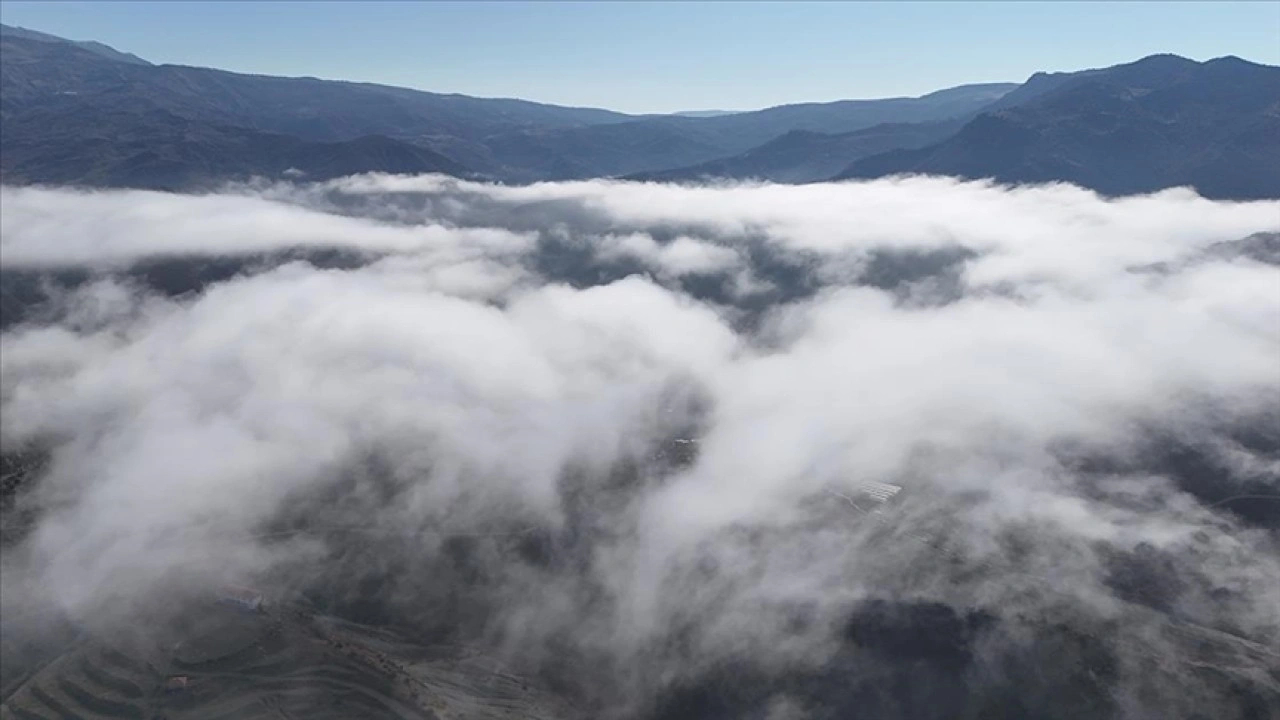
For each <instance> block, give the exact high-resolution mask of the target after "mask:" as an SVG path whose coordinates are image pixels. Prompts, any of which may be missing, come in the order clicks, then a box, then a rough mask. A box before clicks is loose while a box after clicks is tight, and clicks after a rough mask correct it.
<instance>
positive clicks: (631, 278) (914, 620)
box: [0, 176, 1280, 718]
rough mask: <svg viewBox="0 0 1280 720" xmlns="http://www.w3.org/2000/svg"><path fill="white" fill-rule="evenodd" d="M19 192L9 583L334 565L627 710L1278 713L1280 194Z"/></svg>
mask: <svg viewBox="0 0 1280 720" xmlns="http://www.w3.org/2000/svg"><path fill="white" fill-rule="evenodd" d="M0 205H2V206H3V207H4V212H3V213H2V214H0V272H2V273H3V274H4V277H5V280H6V281H5V284H6V286H7V288H6V290H5V292H4V297H3V302H4V308H3V310H4V325H5V330H4V333H3V335H2V336H0V402H2V403H3V406H2V409H3V413H4V423H3V428H2V433H0V440H2V441H3V449H4V451H5V453H6V454H7V455H9V456H13V455H15V454H16V453H19V452H27V453H32V452H35V453H43V454H45V455H47V457H48V462H47V464H46V465H45V466H44V468H45V469H44V470H43V471H42V472H41V474H40V477H39V478H38V482H35V483H31V484H29V485H28V486H24V489H23V490H22V492H21V494H20V496H19V497H18V499H17V501H16V504H14V508H16V509H14V510H13V511H12V513H11V514H14V515H16V514H19V513H20V514H21V517H22V518H24V522H30V523H31V526H30V527H27V528H25V529H24V530H23V532H22V533H21V537H20V539H19V540H17V541H14V542H11V543H9V545H8V546H7V547H6V549H5V558H4V565H5V568H6V583H5V585H6V587H5V592H4V599H5V602H6V603H7V604H8V605H9V606H10V607H11V608H12V607H15V606H17V605H20V604H22V603H28V604H30V603H33V602H43V603H55V604H57V605H58V606H59V607H61V608H62V609H63V610H64V611H65V612H67V613H69V614H70V615H71V616H73V617H76V618H95V617H96V618H117V617H122V616H127V613H128V612H129V610H128V608H130V607H135V603H137V602H141V601H143V600H145V598H146V597H147V596H149V595H150V594H153V593H156V592H160V591H162V590H164V589H166V588H172V587H173V586H174V584H175V583H178V584H182V585H192V586H198V585H199V584H200V583H213V582H219V581H222V580H225V579H227V578H234V579H237V580H240V581H245V582H253V583H257V584H260V585H263V586H267V587H269V588H271V589H273V590H275V591H277V592H285V591H293V590H298V589H306V590H307V591H308V592H312V593H320V594H321V595H323V596H324V597H326V598H328V601H329V602H330V603H331V604H332V608H333V609H334V611H335V612H342V611H344V608H345V609H346V610H347V611H350V609H351V608H354V607H360V608H362V610H361V612H364V613H366V614H368V613H374V614H380V615H379V617H380V618H381V619H382V620H386V621H394V622H396V623H397V624H399V625H402V626H404V625H407V626H412V627H416V628H419V629H420V630H421V631H422V632H425V633H444V634H446V635H450V636H453V637H460V638H464V639H466V640H468V641H475V642H483V643H487V644H490V645H492V646H494V647H497V648H500V649H501V651H502V652H504V653H505V654H506V655H507V656H508V657H510V658H511V660H512V662H513V663H517V664H520V665H522V666H525V667H529V668H534V669H538V670H540V671H542V672H543V673H544V674H545V675H547V676H554V678H555V679H556V681H557V682H560V683H561V684H562V685H564V686H566V687H568V688H569V689H568V690H567V692H572V693H574V694H576V695H577V696H579V698H580V699H581V701H582V702H584V703H586V704H587V705H588V706H591V707H594V708H596V711H595V712H596V713H597V715H598V716H617V717H641V716H651V717H672V718H674V717H681V716H688V717H759V718H766V717H768V718H782V717H831V718H835V717H848V716H849V715H848V713H849V712H850V711H851V708H872V709H873V710H874V712H873V713H872V714H873V715H875V716H877V717H904V718H905V717H939V718H941V717H953V716H955V715H954V714H953V713H951V712H950V711H949V709H948V708H951V709H954V708H956V707H963V708H964V710H963V711H964V712H966V713H969V714H970V715H972V716H974V717H978V716H982V717H991V716H994V715H993V714H992V713H994V712H995V708H1004V709H1005V710H1006V711H1008V708H1011V707H1021V708H1023V709H1025V715H1026V716H1035V717H1072V716H1083V715H1088V714H1089V713H1091V712H1093V711H1096V712H1097V713H1099V714H1094V715H1092V716H1095V717H1097V716H1116V717H1134V718H1146V717H1153V718H1154V717H1174V716H1181V717H1191V716H1193V714H1194V713H1196V712H1200V713H1202V714H1205V716H1213V717H1221V718H1230V717H1241V718H1243V717H1263V716H1264V715H1250V714H1249V713H1251V712H1257V711H1258V708H1262V710H1261V712H1267V711H1269V709H1275V708H1276V707H1277V706H1276V705H1275V704H1274V703H1275V701H1274V698H1275V697H1277V696H1280V695H1277V694H1278V693H1280V675H1278V674H1277V672H1276V668H1277V667H1278V666H1280V654H1278V652H1277V651H1276V647H1277V645H1278V644H1280V610H1277V608H1280V541H1278V540H1277V534H1276V533H1277V529H1278V528H1280V502H1277V499H1276V496H1277V495H1280V430H1278V429H1277V428H1280V266H1277V265H1276V264H1275V258H1274V257H1273V256H1274V253H1273V252H1271V250H1272V249H1274V246H1275V243H1276V235H1275V233H1276V232H1277V231H1280V202H1254V203H1242V204H1241V203H1217V202H1211V201H1207V200H1204V199H1202V198H1199V197H1197V196H1195V195H1194V194H1193V193H1190V192H1188V191H1185V190H1171V191H1167V192H1163V193H1159V194H1156V195H1151V196H1143V197H1133V198H1124V199H1116V200H1105V199H1102V198H1099V197H1098V196H1096V195H1094V194H1093V193H1090V192H1087V191H1084V190H1081V189H1079V188H1075V187H1071V186H1061V185H1057V186H1055V185H1050V186H1038V187H1025V188H1007V187H1001V186H996V185H991V184H985V183H959V182H956V181H952V180H944V179H929V178H913V179H903V180H885V181H876V182H871V183H854V184H825V185H810V186H774V185H724V186H709V187H682V186H675V185H657V184H639V183H614V182H601V181H597V182H581V183H557V184H541V185H532V186H526V187H502V186H493V185H485V184H476V183H469V182H463V181H458V180H454V179H449V178H442V177H433V176H426V177H416V178H408V177H388V176H360V177H353V178H345V179H342V180H337V181H333V182H329V183H323V184H311V185H294V184H259V185H243V186H235V187H229V188H226V189H225V190H223V191H221V192H218V193H215V194H208V195H202V196H178V195H168V194H158V193H145V192H129V191H111V192H82V191H73V190H64V189H48V188H21V189H19V188H4V189H3V190H0ZM867 482H880V483H890V484H894V485H898V486H901V487H902V488H903V490H902V492H901V493H899V494H898V495H897V496H896V497H895V498H894V499H893V500H891V501H890V502H888V503H885V504H884V505H883V506H879V505H877V504H876V503H875V502H873V501H872V500H871V499H870V498H868V497H867V496H866V495H865V494H861V493H860V488H861V487H862V485H863V484H864V483H867ZM8 522H10V524H11V526H12V523H14V522H17V521H16V520H12V521H8ZM24 527H25V526H24ZM295 530H305V532H295ZM10 579H17V580H19V582H14V583H11V582H9V580H10ZM277 586H278V587H277ZM371 608H376V610H374V609H371ZM366 619H367V618H366ZM922 636H923V637H922ZM929 638H932V641H933V642H935V643H937V642H940V643H941V645H940V646H930V645H929V641H930V640H929ZM939 638H942V639H941V640H939ZM1214 643H1218V645H1214ZM1211 645H1212V646H1213V647H1215V648H1217V649H1216V650H1214V651H1213V652H1216V653H1218V656H1217V657H1219V664H1220V665H1221V666H1222V667H1218V668H1216V669H1215V670H1213V671H1212V672H1209V671H1206V670H1205V669H1204V665H1205V661H1204V659H1203V658H1201V657H1198V656H1196V654H1195V653H1196V652H1201V651H1204V652H1208V651H1205V650H1204V648H1205V647H1209V646H1211ZM1196 648H1199V650H1196ZM1230 653H1235V655H1231V657H1230V658H1228V659H1226V660H1223V659H1221V658H1222V657H1225V656H1226V655H1227V654H1230ZM1223 668H1226V669H1223ZM885 678H897V679H896V680H894V681H893V682H889V681H887V680H886V679H885ZM894 682H897V683H899V684H902V683H906V684H905V685H902V686H901V687H900V688H899V687H898V686H897V685H894V684H893V683H894ZM911 683H921V684H922V685H923V688H922V689H918V690H916V691H912V690H910V687H909V686H910V684H911ZM894 688H898V689H894ZM912 692H918V694H919V695H920V697H921V698H929V700H928V702H926V701H925V700H923V699H917V700H914V701H913V700H909V699H904V698H905V697H906V695H910V694H911V693H912ZM895 693H897V695H895ZM900 695H901V696H900ZM913 703H916V704H913ZM957 703H959V705H957ZM983 703H986V704H985V705H984V704H983ZM1073 703H1076V704H1074V705H1073ZM1081 703H1084V704H1081ZM1088 703H1093V704H1091V705H1090V704H1088ZM1259 703H1261V704H1259ZM1268 703H1272V704H1270V705H1268ZM1188 708H1190V709H1188ZM611 713H612V715H610V714H611ZM752 713H754V714H752ZM1073 713H1074V714H1073ZM1014 714H1015V715H1018V713H1017V712H1015V713H1014Z"/></svg>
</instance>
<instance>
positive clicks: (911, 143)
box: [628, 120, 963, 183]
mask: <svg viewBox="0 0 1280 720" xmlns="http://www.w3.org/2000/svg"><path fill="white" fill-rule="evenodd" d="M962 124H963V122H961V121H958V120H952V121H946V122H937V123H897V124H885V125H876V126H874V127H869V128H866V129H865V130H855V131H854V132H848V133H839V134H834V135H833V134H829V133H819V132H813V131H810V130H792V131H791V132H789V133H786V134H785V135H782V136H781V137H778V138H775V139H774V140H770V141H769V142H767V143H765V144H763V145H761V146H759V147H756V148H752V149H751V150H748V151H746V152H745V153H742V154H740V155H734V156H732V157H727V158H719V159H716V160H712V161H710V162H705V163H700V164H698V165H692V166H689V167H682V168H675V169H670V170H662V171H658V172H649V173H636V174H633V175H630V176H628V179H632V180H658V181H673V180H675V181H682V180H703V179H710V178H729V179H742V180H745V179H758V180H770V181H773V182H782V183H802V182H812V181H815V180H824V179H826V178H829V177H831V176H832V175H834V174H835V173H838V172H840V171H841V170H842V169H844V168H845V167H846V166H847V165H848V163H849V160H850V159H852V158H861V157H866V156H868V155H874V154H877V153H882V152H885V151H887V150H895V149H900V148H902V149H914V148H920V147H924V146H925V145H929V144H931V143H934V142H937V141H938V140H941V139H943V138H945V137H946V136H947V135H949V134H950V133H951V132H954V131H955V130H956V129H958V128H959V127H960V126H961V125H962Z"/></svg>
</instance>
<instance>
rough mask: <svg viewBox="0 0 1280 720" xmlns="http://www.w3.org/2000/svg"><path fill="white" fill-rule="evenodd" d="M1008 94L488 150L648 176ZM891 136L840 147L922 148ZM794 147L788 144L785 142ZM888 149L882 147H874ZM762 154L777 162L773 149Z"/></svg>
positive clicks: (958, 91)
mask: <svg viewBox="0 0 1280 720" xmlns="http://www.w3.org/2000/svg"><path fill="white" fill-rule="evenodd" d="M1012 87H1014V86H1013V85H1007V84H999V83H997V84H988V85H965V86H961V87H957V88H951V89H948V90H941V91H938V92H935V93H930V94H929V95H925V96H923V97H919V98H889V99H885V100H841V101H838V102H830V103H804V104H798V105H780V106H778V107H772V108H766V109H764V110H755V111H752V112H741V113H734V114H730V115H716V116H711V117H688V116H670V115H667V116H658V117H648V118H644V119H640V120H634V121H629V122H627V123H623V124H618V125H595V126H592V127H577V128H562V129H549V130H529V131H521V132H519V133H515V134H511V135H504V136H500V137H496V138H490V139H489V141H488V145H489V146H490V147H491V148H493V149H494V151H495V154H497V155H499V156H501V157H505V158H508V159H510V160H511V161H512V163H513V164H514V163H517V162H524V163H526V164H525V166H524V167H523V168H522V170H523V171H525V172H532V173H536V172H537V171H539V170H541V169H543V168H547V167H548V165H547V164H546V163H547V158H550V157H554V158H556V159H557V161H558V163H559V164H558V165H556V166H555V167H554V172H553V173H552V176H553V177H591V176H595V175H634V174H636V173H653V172H658V171H663V170H668V169H671V168H684V167H687V166H690V165H699V164H701V163H704V162H707V161H711V160H715V159H721V158H724V159H727V158H729V157H731V156H735V155H738V154H739V153H743V152H746V151H750V150H752V149H753V148H756V147H757V146H760V145H761V144H763V143H771V142H773V141H775V140H779V139H780V138H781V136H783V135H786V134H787V133H791V132H795V131H803V132H807V133H822V134H846V133H851V132H856V131H859V130H864V129H867V128H871V127H874V126H877V125H885V124H905V123H934V122H939V121H944V120H948V119H951V118H954V117H961V116H964V117H967V116H972V115H973V113H975V112H977V111H978V110H980V109H981V108H983V107H985V106H986V105H988V104H989V103H990V102H991V101H992V100H995V99H996V98H999V97H1000V96H1001V95H1002V94H1003V93H1005V92H1007V91H1008V90H1009V89H1010V88H1012ZM881 132H885V131H881ZM893 132H894V131H888V133H890V134H882V135H879V137H880V139H879V140H878V141H877V140H872V139H870V138H871V137H874V136H876V135H877V133H873V134H871V135H868V136H867V137H866V138H860V139H848V138H846V139H844V140H843V142H845V143H849V144H850V145H851V146H852V147H857V146H859V145H860V144H866V145H869V148H870V149H869V150H868V151H867V152H877V151H880V150H883V149H886V148H892V147H904V146H905V147H912V146H914V145H917V144H923V143H922V142H921V143H913V142H911V141H910V139H911V138H912V137H913V135H914V134H916V133H918V132H919V131H916V130H909V131H907V132H906V133H905V134H903V135H902V136H901V137H902V139H903V141H904V143H903V144H898V142H897V141H896V140H889V138H891V137H895V136H893V135H892V133H893ZM939 137H942V135H935V136H930V137H928V138H927V139H926V140H924V141H923V142H929V141H931V140H934V139H937V138H939ZM794 141H795V138H792V139H790V140H787V141H786V142H788V143H790V142H794ZM886 141H888V142H887V144H879V145H877V144H876V143H877V142H879V143H886ZM836 142H837V143H839V142H842V141H836ZM765 152H766V154H774V155H776V154H777V149H776V148H774V149H770V150H766V151H765ZM862 154H866V153H865V152H864V153H862ZM819 155H820V153H819ZM850 157H855V156H854V155H847V156H845V157H844V158H843V160H844V162H843V163H840V164H838V165H836V166H835V168H836V170H838V169H839V168H841V167H843V166H844V165H845V164H847V163H848V161H849V158H850ZM815 159H816V160H820V159H821V158H820V157H819V158H800V157H798V158H797V159H796V160H795V161H784V162H783V163H782V164H783V166H784V167H783V168H782V169H781V170H780V171H779V172H780V173H781V174H786V167H785V166H788V165H791V166H795V167H796V168H798V169H799V170H798V172H799V174H801V175H804V174H805V173H804V171H803V166H804V165H805V164H806V163H807V162H810V161H812V160H815ZM745 164H746V165H748V166H750V165H752V164H753V161H751V160H747V161H746V162H745ZM566 172H576V174H565V173H566ZM702 174H705V173H702V172H695V174H694V175H693V177H697V176H699V175H702ZM713 174H714V173H713ZM831 174H832V172H825V173H824V174H822V175H814V176H812V177H806V179H817V178H820V177H830V175H831Z"/></svg>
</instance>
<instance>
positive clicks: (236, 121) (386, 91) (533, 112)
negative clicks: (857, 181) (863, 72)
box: [0, 28, 1013, 180]
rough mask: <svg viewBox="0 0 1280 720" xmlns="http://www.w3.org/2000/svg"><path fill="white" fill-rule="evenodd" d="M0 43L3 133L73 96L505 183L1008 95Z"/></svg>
mask: <svg viewBox="0 0 1280 720" xmlns="http://www.w3.org/2000/svg"><path fill="white" fill-rule="evenodd" d="M0 42H3V48H2V49H3V53H0V58H2V64H3V68H2V71H0V74H2V76H3V84H2V85H3V87H2V89H0V90H2V92H0V108H2V112H3V118H4V119H5V121H6V123H8V121H9V120H10V119H20V116H21V115H23V114H24V113H28V112H33V111H35V110H37V109H39V108H41V107H44V106H47V105H49V104H50V103H55V102H56V101H57V100H58V99H59V98H65V97H67V96H74V97H76V98H78V99H79V100H80V101H81V104H79V105H77V106H75V107H76V109H78V110H79V111H81V112H84V113H86V116H87V115H94V116H97V117H98V118H103V117H112V118H115V119H117V120H123V119H125V118H127V117H129V116H130V114H132V113H135V112H136V109H137V108H138V107H146V108H150V109H156V110H162V111H164V112H167V113H169V114H171V115H173V116H175V117H179V118H185V119H187V120H190V121H193V122H199V123H204V124H208V125H212V126H218V127H237V128H243V129H245V130H248V131H257V132H266V133H277V134H284V135H292V136H296V137H297V138H300V139H301V140H306V141H311V142H323V143H331V142H339V141H348V140H353V139H355V138H359V137H364V136H368V135H383V136H386V137H389V138H392V139H395V140H399V141H403V142H408V143H412V144H414V145H418V146H421V147H425V148H430V149H431V150H434V151H435V152H437V153H440V154H442V155H444V156H446V157H449V158H451V159H452V160H454V161H456V162H457V163H459V164H460V165H463V166H467V167H469V168H471V169H473V170H475V171H478V172H481V173H485V174H488V175H490V176H493V177H498V178H503V179H513V180H534V179H546V178H580V177H593V176H599V175H624V174H628V173H634V172H644V171H653V170H660V169H663V168H671V167H679V166H687V165H691V164H695V163H700V162H704V161H707V160H711V159H714V158H717V157H724V156H728V155H733V154H736V153H739V152H742V151H744V150H748V149H750V148H752V147H755V146H757V145H759V144H761V143H764V142H767V141H769V140H772V139H774V138H775V137H777V136H780V135H783V134H785V133H787V132H790V131H792V130H809V131H813V132H823V133H843V132H850V131H854V130H859V129H863V128H867V127H870V126H872V125H877V124H882V123H886V122H892V123H903V122H930V121H936V120H941V119H945V118H949V117H952V116H954V115H957V114H963V113H972V112H974V111H976V110H977V109H979V108H981V107H983V106H985V105H987V104H988V103H990V102H991V101H992V100H993V99H995V98H998V97H999V96H1000V95H1001V94H1002V93H1004V92H1006V91H1008V90H1009V89H1010V88H1011V87H1013V86H1011V85H999V84H995V85H973V86H965V87H960V88H953V89H950V90H944V91H940V92H937V93H932V94H930V95H926V96H924V97H921V98H892V99H887V100H847V101H839V102H831V103H807V104H801V105H784V106H779V107H774V108H768V109H765V110H758V111H754V112H744V113H735V114H731V115H717V116H714V117H687V116H675V115H669V116H630V115H625V114H622V113H615V112H610V111H607V110H598V109H592V108H566V107H559V106H554V105H544V104H539V103H533V102H527V101H523V100H504V99H484V98H472V97H467V96H464V95H440V94H435V93H427V92H420V91H416V90H409V89H405V88H394V87H386V86H381V85H373V84H368V83H350V82H339V81H330V80H318V79H315V78H283V77H268V76H260V75H244V74H238V73H231V72H224V71H221V70H213V69H209V68H197V67H184V66H176V65H158V66H156V65H149V64H145V63H144V62H141V61H139V62H134V61H130V60H128V59H127V58H128V56H124V55H123V54H119V53H115V51H113V50H111V49H110V48H106V46H101V47H98V46H97V45H93V46H92V47H90V46H89V45H88V44H85V43H72V42H70V41H63V40H60V39H59V38H55V37H53V36H51V35H44V34H42V33H34V32H29V31H23V30H18V29H12V28H6V29H5V32H4V34H3V37H2V38H0ZM112 53H115V54H114V55H113V54H112ZM54 107H57V108H60V109H63V110H66V109H68V108H69V107H70V106H68V105H66V104H62V103H59V104H56V105H54ZM28 126H29V125H27V124H24V123H17V124H15V125H14V127H15V128H19V129H25V128H26V127H28ZM121 130H122V131H123V132H126V133H127V132H128V128H121ZM15 131H16V130H15Z"/></svg>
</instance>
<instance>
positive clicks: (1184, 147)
mask: <svg viewBox="0 0 1280 720" xmlns="http://www.w3.org/2000/svg"><path fill="white" fill-rule="evenodd" d="M904 173H919V174H936V175H952V176H957V177H964V178H992V179H995V180H997V181H1000V182H1008V183H1026V182H1050V181H1064V182H1071V183H1075V184H1078V185H1082V186H1084V187H1089V188H1092V189H1095V190H1098V191H1099V192H1102V193H1104V194H1111V195H1122V194H1132V193H1143V192H1151V191H1154V190H1159V189H1162V188H1167V187H1173V186H1179V185H1189V186H1192V187H1194V188H1196V189H1197V190H1198V191H1199V192H1200V193H1201V194H1203V195H1206V196H1208V197H1216V198H1229V199H1251V198H1274V197H1280V68H1277V67H1272V66H1267V65H1259V64H1256V63H1251V62H1248V61H1245V60H1241V59H1240V58H1236V57H1224V58H1217V59H1214V60H1209V61H1206V62H1196V61H1194V60H1188V59H1186V58H1181V57H1177V56H1173V55H1156V56H1151V57H1148V58H1144V59H1142V60H1139V61H1137V62H1134V63H1128V64H1125V65H1117V66H1115V67H1112V68H1104V69H1100V70H1087V71H1083V72H1080V73H1068V74H1059V75H1040V74H1038V75H1036V76H1033V77H1032V78H1031V80H1029V81H1028V82H1027V83H1026V84H1025V85H1023V86H1022V87H1021V88H1019V89H1018V90H1015V91H1013V92H1011V93H1009V95H1007V96H1005V97H1004V98H1002V99H1001V100H1000V101H998V102H996V103H994V104H993V106H992V109H990V110H988V111H984V112H983V113H981V114H979V115H978V116H977V117H976V118H975V119H973V120H972V121H971V122H969V123H967V124H966V125H964V126H963V127H962V128H960V129H959V130H958V131H957V132H956V133H955V134H954V135H952V136H951V137H948V138H946V139H944V140H941V141H939V142H937V143H934V144H931V145H928V146H926V147H922V148H918V149H895V150H891V151H887V152H885V153H882V154H878V155H874V156H870V157H866V158H862V159H858V160H855V161H854V162H853V163H851V165H850V166H849V167H848V168H846V169H845V170H844V171H842V172H841V173H839V174H838V175H837V176H836V177H837V179H848V178H875V177H883V176H885V175H894V174H904Z"/></svg>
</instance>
